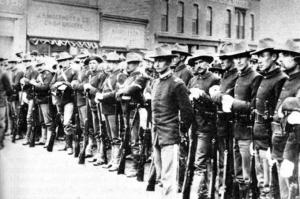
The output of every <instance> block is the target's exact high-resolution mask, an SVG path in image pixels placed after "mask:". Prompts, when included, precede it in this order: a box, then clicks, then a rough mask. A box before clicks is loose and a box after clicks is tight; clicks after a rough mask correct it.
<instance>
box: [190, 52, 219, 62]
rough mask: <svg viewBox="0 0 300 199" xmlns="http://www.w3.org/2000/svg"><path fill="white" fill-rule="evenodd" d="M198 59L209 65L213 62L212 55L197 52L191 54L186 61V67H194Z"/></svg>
mask: <svg viewBox="0 0 300 199" xmlns="http://www.w3.org/2000/svg"><path fill="white" fill-rule="evenodd" d="M200 59H201V60H203V61H206V62H208V63H211V62H213V61H214V56H213V54H212V53H209V52H207V51H206V50H197V51H195V52H194V53H193V56H192V57H191V58H190V59H189V60H188V65H190V66H194V65H195V61H197V60H200Z"/></svg>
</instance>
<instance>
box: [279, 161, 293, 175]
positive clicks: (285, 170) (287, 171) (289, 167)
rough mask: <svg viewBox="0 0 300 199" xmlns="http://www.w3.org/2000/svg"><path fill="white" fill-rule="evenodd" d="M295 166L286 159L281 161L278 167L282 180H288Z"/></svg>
mask: <svg viewBox="0 0 300 199" xmlns="http://www.w3.org/2000/svg"><path fill="white" fill-rule="evenodd" d="M294 168H295V164H294V163H293V162H291V161H289V160H287V159H284V160H283V161H282V164H281V167H280V175H281V176H282V177H284V178H289V177H291V176H292V175H293V172H294Z"/></svg>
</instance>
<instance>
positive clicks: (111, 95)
mask: <svg viewBox="0 0 300 199" xmlns="http://www.w3.org/2000/svg"><path fill="white" fill-rule="evenodd" d="M126 78H127V75H126V74H124V73H122V72H121V70H116V71H113V72H112V73H111V74H110V75H109V76H108V77H107V78H106V79H105V81H104V83H103V86H102V88H101V91H102V93H103V100H102V111H103V114H106V115H113V114H115V105H116V97H115V96H116V92H117V90H118V88H119V87H120V86H121V85H122V84H124V82H125V80H126Z"/></svg>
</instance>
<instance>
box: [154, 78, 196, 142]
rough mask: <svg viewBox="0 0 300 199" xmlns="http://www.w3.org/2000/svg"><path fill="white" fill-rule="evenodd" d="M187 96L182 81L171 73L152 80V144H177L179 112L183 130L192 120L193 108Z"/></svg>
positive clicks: (178, 138) (178, 137)
mask: <svg viewBox="0 0 300 199" xmlns="http://www.w3.org/2000/svg"><path fill="white" fill-rule="evenodd" d="M188 96H189V94H188V89H187V87H186V86H185V84H184V82H183V81H182V80H181V79H180V78H178V77H175V76H174V75H173V74H172V73H170V74H169V75H167V76H165V77H163V78H158V79H156V80H154V83H153V90H152V104H151V108H152V122H153V130H154V144H156V145H157V144H158V145H160V146H166V145H172V144H179V142H180V134H179V112H180V117H181V121H182V124H183V125H182V128H184V129H185V130H187V129H188V128H189V127H190V125H191V122H192V121H193V108H192V105H191V103H190V101H189V97H188Z"/></svg>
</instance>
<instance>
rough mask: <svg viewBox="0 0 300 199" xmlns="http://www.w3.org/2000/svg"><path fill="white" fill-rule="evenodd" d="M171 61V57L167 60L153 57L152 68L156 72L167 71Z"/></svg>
mask: <svg viewBox="0 0 300 199" xmlns="http://www.w3.org/2000/svg"><path fill="white" fill-rule="evenodd" d="M171 62H172V60H171V59H170V60H168V59H164V58H157V59H155V63H154V68H155V70H156V72H158V73H164V72H165V71H167V69H169V67H170V64H171Z"/></svg>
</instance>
